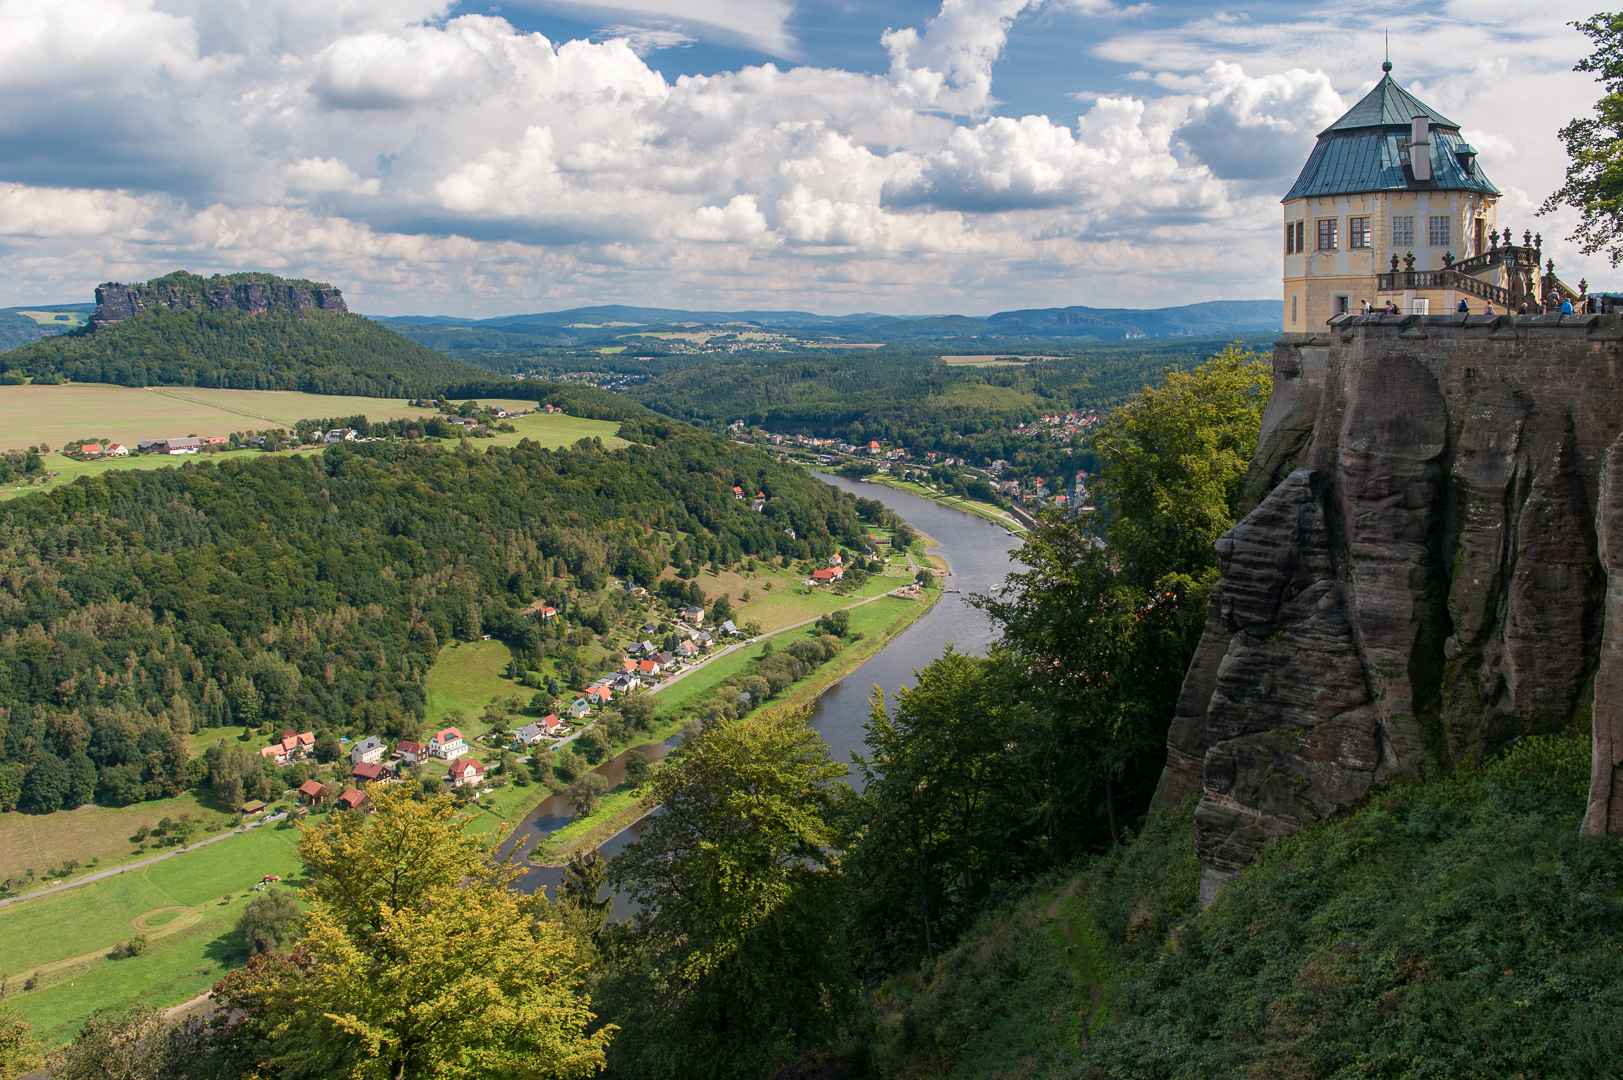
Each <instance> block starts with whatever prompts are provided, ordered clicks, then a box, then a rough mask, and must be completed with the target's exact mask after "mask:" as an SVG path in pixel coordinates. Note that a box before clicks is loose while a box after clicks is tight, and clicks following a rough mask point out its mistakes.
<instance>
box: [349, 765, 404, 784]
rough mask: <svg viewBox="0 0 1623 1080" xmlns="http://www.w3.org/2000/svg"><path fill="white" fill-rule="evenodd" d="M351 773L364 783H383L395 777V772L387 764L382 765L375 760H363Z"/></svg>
mask: <svg viewBox="0 0 1623 1080" xmlns="http://www.w3.org/2000/svg"><path fill="white" fill-rule="evenodd" d="M349 775H351V776H353V777H354V778H355V779H357V780H359V781H361V782H362V783H364V784H381V783H384V782H386V781H389V780H393V779H394V773H393V772H392V771H391V770H390V768H389V766H387V765H380V764H378V763H377V762H375V761H363V762H361V763H360V764H359V765H357V766H355V767H354V768H353V769H351V770H349Z"/></svg>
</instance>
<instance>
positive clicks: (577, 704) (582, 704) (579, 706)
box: [564, 694, 592, 720]
mask: <svg viewBox="0 0 1623 1080" xmlns="http://www.w3.org/2000/svg"><path fill="white" fill-rule="evenodd" d="M564 713H565V715H567V716H568V717H569V718H570V719H571V720H579V719H580V718H581V717H583V716H590V715H591V713H592V703H591V701H589V700H588V699H587V698H586V695H584V694H582V695H581V696H580V697H578V698H576V699H575V700H574V701H571V702H570V703H569V708H567V709H565V710H564Z"/></svg>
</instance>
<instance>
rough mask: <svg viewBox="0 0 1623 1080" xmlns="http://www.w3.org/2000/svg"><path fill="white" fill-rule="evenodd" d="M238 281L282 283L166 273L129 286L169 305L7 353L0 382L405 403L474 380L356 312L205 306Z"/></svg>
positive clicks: (455, 364) (472, 371)
mask: <svg viewBox="0 0 1623 1080" xmlns="http://www.w3.org/2000/svg"><path fill="white" fill-rule="evenodd" d="M244 277H251V278H253V279H254V281H255V282H256V283H258V282H261V281H262V282H263V283H264V284H265V285H266V287H267V288H269V287H273V286H280V287H284V288H285V287H286V286H287V285H288V283H286V282H283V281H282V279H280V278H275V277H273V276H272V275H269V274H259V275H234V276H233V277H232V278H230V279H203V278H200V277H197V276H196V275H194V274H186V273H184V272H179V273H175V274H170V275H167V276H166V277H163V278H158V279H155V280H154V281H151V282H148V283H146V285H144V286H139V287H138V288H141V289H147V290H153V291H159V292H162V293H163V294H164V295H165V296H166V297H167V298H168V299H170V301H171V302H172V303H175V304H177V305H178V306H173V307H169V306H162V305H157V304H153V305H148V306H146V307H144V308H142V309H140V310H139V311H138V312H137V313H135V314H134V315H132V316H131V317H128V318H124V319H122V320H120V321H118V322H114V323H112V324H111V325H106V326H102V327H100V328H99V329H94V330H92V329H85V330H79V331H74V332H72V333H68V334H62V335H59V336H56V337H50V338H45V339H44V340H40V341H35V342H32V343H30V344H27V345H23V346H21V347H20V348H16V349H12V350H11V351H9V352H6V353H4V354H0V378H5V377H8V376H9V377H28V378H31V379H35V380H43V381H51V380H56V379H61V378H66V379H73V380H75V381H78V382H108V383H117V384H119V385H121V386H207V387H222V388H229V389H236V390H302V391H305V392H307V393H317V394H358V395H365V396H408V395H421V394H431V393H433V392H435V391H436V390H438V389H439V388H440V387H441V386H443V385H444V384H446V383H448V382H452V381H457V380H465V379H469V378H475V377H477V376H478V375H480V374H482V373H481V372H480V371H479V369H477V368H471V367H469V366H468V365H466V364H463V363H461V362H460V361H457V360H453V359H450V358H448V357H446V356H444V355H442V354H440V353H437V352H435V351H434V350H433V349H430V348H427V347H425V346H422V345H419V344H417V343H416V342H414V341H409V340H407V339H406V338H403V337H401V336H400V335H399V334H396V333H395V332H394V331H392V330H389V329H388V328H387V327H384V326H382V325H380V324H378V323H376V322H373V321H372V320H370V319H366V318H363V317H361V316H359V315H352V314H348V313H345V312H341V311H323V310H320V309H319V308H315V307H310V308H306V309H304V310H301V311H292V310H288V309H286V308H279V307H273V308H271V309H269V310H263V311H247V310H241V309H240V308H238V307H234V306H226V307H223V308H222V307H219V306H218V305H215V306H211V305H210V303H209V301H210V299H212V296H211V295H210V293H209V292H208V290H210V289H211V288H212V289H218V288H221V287H223V286H220V285H219V284H217V282H219V281H230V282H237V280H238V279H239V278H244ZM293 284H295V285H300V284H302V285H311V284H313V283H308V282H305V283H293Z"/></svg>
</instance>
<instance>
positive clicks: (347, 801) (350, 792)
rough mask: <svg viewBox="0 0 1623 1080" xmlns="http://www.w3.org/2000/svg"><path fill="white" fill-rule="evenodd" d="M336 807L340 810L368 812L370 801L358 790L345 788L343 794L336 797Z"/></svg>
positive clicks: (370, 807) (370, 805) (370, 806)
mask: <svg viewBox="0 0 1623 1080" xmlns="http://www.w3.org/2000/svg"><path fill="white" fill-rule="evenodd" d="M338 807H339V809H341V810H370V809H372V800H371V799H368V798H367V797H366V792H364V791H362V790H361V789H360V788H345V789H344V793H343V794H342V795H340V796H338Z"/></svg>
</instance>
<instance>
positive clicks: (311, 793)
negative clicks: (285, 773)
mask: <svg viewBox="0 0 1623 1080" xmlns="http://www.w3.org/2000/svg"><path fill="white" fill-rule="evenodd" d="M326 790H327V789H326V788H324V787H322V786H321V781H320V780H306V781H305V782H304V783H302V784H300V785H299V800H300V801H301V802H303V803H304V805H306V806H320V805H321V800H322V798H323V795H324V793H325V791H326Z"/></svg>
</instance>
